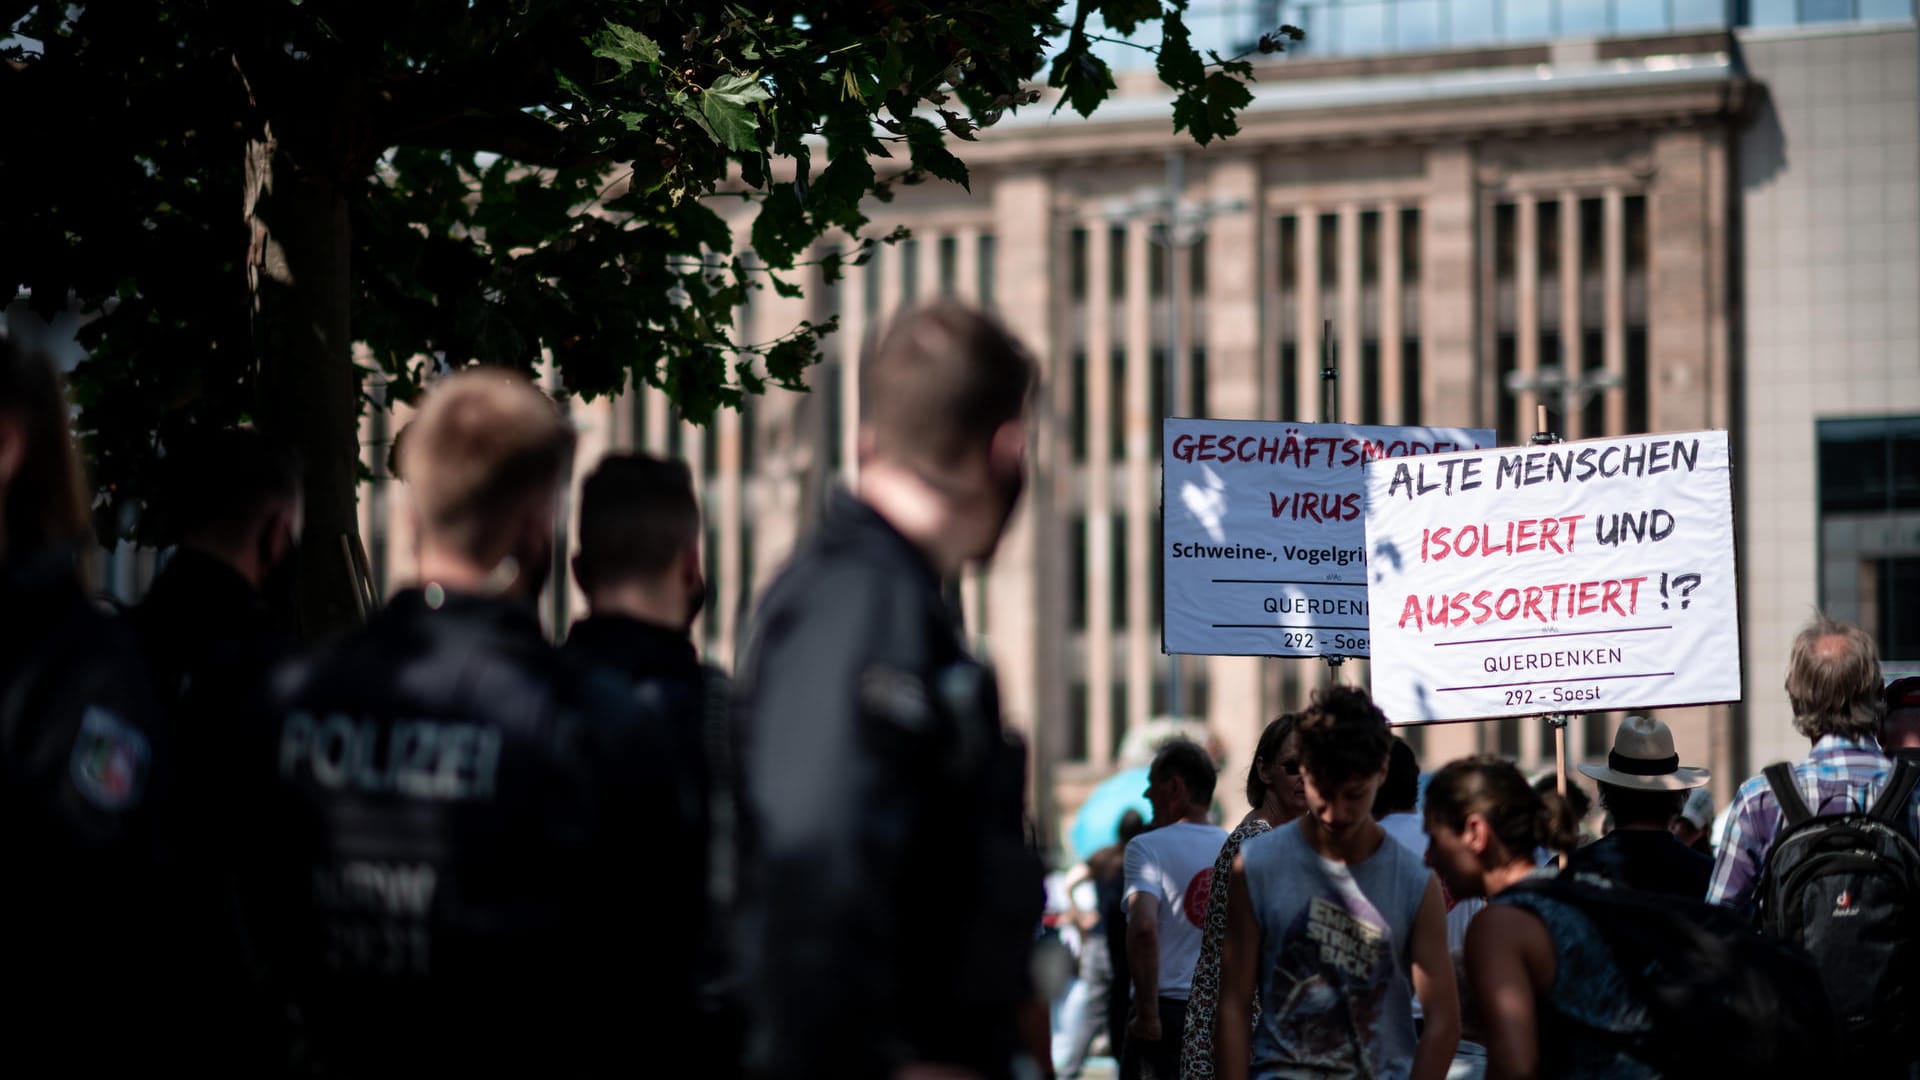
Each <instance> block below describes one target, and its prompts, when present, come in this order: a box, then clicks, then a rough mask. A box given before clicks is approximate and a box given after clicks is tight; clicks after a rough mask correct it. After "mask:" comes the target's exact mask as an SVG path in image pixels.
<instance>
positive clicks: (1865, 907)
mask: <svg viewBox="0 0 1920 1080" xmlns="http://www.w3.org/2000/svg"><path fill="white" fill-rule="evenodd" d="M1766 777H1767V783H1768V784H1770V785H1771V786H1772V787H1773V797H1774V798H1775V799H1776V800H1777V801H1778V802H1779V803H1780V812H1781V814H1783V815H1784V816H1785V818H1786V827H1785V828H1783V829H1781V830H1780V835H1779V836H1777V837H1775V838H1774V841H1773V846H1772V848H1770V849H1769V850H1768V851H1767V862H1766V868H1765V870H1764V871H1762V873H1761V875H1760V886H1759V891H1758V894H1757V895H1758V897H1759V904H1760V911H1759V916H1760V923H1761V926H1763V927H1764V928H1765V929H1766V930H1767V931H1768V932H1769V933H1772V934H1774V935H1775V936H1777V937H1779V938H1781V939H1782V940H1784V941H1791V942H1793V943H1795V944H1797V945H1800V946H1801V947H1803V948H1805V949H1806V950H1807V952H1808V953H1810V954H1811V955H1812V956H1813V958H1814V961H1815V963H1816V964H1817V965H1818V967H1819V969H1820V973H1821V975H1822V976H1823V978H1824V979H1825V981H1826V985H1827V992H1828V995H1829V996H1830V997H1831V998H1832V999H1833V1004H1834V1008H1835V1010H1836V1011H1837V1012H1838V1013H1839V1016H1840V1019H1841V1021H1842V1023H1843V1024H1844V1025H1845V1026H1846V1032H1847V1043H1848V1046H1849V1047H1850V1048H1851V1049H1852V1050H1853V1051H1854V1052H1855V1053H1858V1054H1861V1055H1863V1057H1864V1058H1865V1059H1866V1060H1873V1059H1876V1058H1878V1057H1881V1056H1883V1055H1885V1054H1889V1053H1891V1054H1893V1055H1894V1056H1896V1057H1898V1056H1900V1055H1902V1054H1911V1053H1912V1050H1913V1047H1914V1046H1915V1041H1916V1040H1920V848H1916V847H1915V846H1914V842H1913V838H1911V837H1909V836H1908V835H1907V832H1906V830H1907V826H1906V818H1907V804H1908V800H1909V799H1910V798H1912V796H1913V790H1914V785H1915V784H1916V783H1920V763H1916V762H1914V761H1909V760H1906V759H1904V758H1903V759H1900V760H1899V763H1898V765H1897V766H1896V767H1895V768H1894V771H1893V777H1892V778H1891V779H1890V780H1888V781H1887V786H1886V787H1885V788H1884V789H1882V791H1881V793H1880V796H1879V798H1877V799H1876V800H1874V804H1873V806H1872V808H1871V809H1869V810H1867V811H1865V812H1859V813H1847V814H1823V815H1821V816H1819V817H1815V816H1814V815H1813V813H1812V812H1811V811H1809V810H1808V809H1807V804H1806V802H1805V801H1804V800H1802V799H1801V797H1800V791H1799V789H1798V788H1797V787H1796V786H1795V785H1794V782H1793V769H1792V767H1791V766H1789V765H1786V764H1780V765H1773V766H1770V767H1769V768H1768V769H1767V770H1766Z"/></svg>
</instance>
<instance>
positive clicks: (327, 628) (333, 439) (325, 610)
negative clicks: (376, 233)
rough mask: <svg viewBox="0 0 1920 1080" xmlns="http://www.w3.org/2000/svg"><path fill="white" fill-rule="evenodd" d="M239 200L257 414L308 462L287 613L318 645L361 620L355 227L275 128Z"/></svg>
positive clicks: (256, 154) (258, 145)
mask: <svg viewBox="0 0 1920 1080" xmlns="http://www.w3.org/2000/svg"><path fill="white" fill-rule="evenodd" d="M245 198H246V207H245V210H246V218H247V229H248V235H249V237H250V244H249V249H248V259H247V279H248V285H249V287H250V288H251V291H252V294H253V328H254V348H255V363H256V365H257V371H256V380H255V384H256V387H257V393H258V402H259V417H258V418H259V421H260V425H261V427H262V429H263V430H266V431H268V432H270V433H272V434H274V435H276V436H277V437H279V438H281V439H284V440H286V441H287V442H289V443H291V444H292V445H293V446H295V447H296V448H298V450H299V451H300V454H301V457H302V459H303V462H304V466H305V470H306V528H305V530H304V532H303V535H302V540H301V549H300V573H299V587H298V591H297V594H296V596H297V599H296V601H295V611H294V612H293V613H292V614H293V625H294V627H295V628H296V630H297V632H298V634H299V636H300V637H301V638H302V639H303V640H306V641H314V640H317V639H320V638H323V637H326V636H329V635H332V634H334V633H337V632H339V631H342V630H345V629H348V628H351V627H352V626H354V625H356V624H357V623H359V622H360V621H361V618H362V613H361V611H360V603H359V600H358V597H359V596H360V595H361V594H360V591H359V577H358V574H357V573H356V572H355V570H354V563H353V560H352V557H351V556H350V555H349V551H350V550H358V549H359V543H358V540H359V519H358V517H357V515H356V513H355V506H354V502H355V493H356V491H355V489H356V487H357V485H358V481H359V444H358V431H359V408H358V405H359V402H358V375H357V373H356V371H355V369H354V366H353V358H352V329H351V318H350V315H351V308H352V303H351V280H350V278H349V276H348V275H349V266H350V263H349V259H350V248H351V243H352V229H351V226H350V225H349V223H348V219H347V203H346V198H345V196H344V194H343V193H342V191H341V190H340V187H339V185H338V184H337V183H336V182H335V181H334V180H333V179H332V178H331V177H329V176H327V175H326V174H325V173H324V172H322V171H321V170H318V169H311V170H303V169H301V168H300V167H299V166H298V165H297V164H296V163H295V161H294V159H293V158H292V157H290V156H289V155H288V154H287V153H286V152H285V150H284V149H283V148H282V147H281V146H280V143H279V141H278V140H277V139H276V138H275V136H274V133H273V129H272V128H271V127H267V128H266V129H265V130H264V131H263V132H262V133H261V134H260V135H259V136H258V137H256V138H254V139H252V140H250V141H249V142H248V144H247V185H246V196H245Z"/></svg>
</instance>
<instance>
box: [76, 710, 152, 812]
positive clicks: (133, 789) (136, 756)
mask: <svg viewBox="0 0 1920 1080" xmlns="http://www.w3.org/2000/svg"><path fill="white" fill-rule="evenodd" d="M151 754H152V749H151V747H150V746H149V745H148V743H147V736H146V734H145V733H144V732H142V731H140V730H139V729H138V728H136V727H134V726H133V725H132V724H129V723H127V722H126V721H125V720H123V719H121V718H120V716H119V714H117V713H115V712H113V711H112V710H111V709H107V708H105V707H103V706H100V705H89V706H87V711H86V712H85V713H83V714H81V717H80V735H79V737H78V738H76V739H75V740H74V742H73V762H72V773H73V786H74V787H75V788H77V789H78V790H79V792H80V795H81V796H82V797H83V798H85V799H86V800H87V801H88V802H90V803H93V804H94V805H95V806H98V807H99V808H101V809H102V810H110V811H116V812H117V811H121V810H125V809H127V808H128V807H130V806H133V805H135V804H136V803H138V802H139V801H140V796H141V794H142V792H143V791H144V789H145V787H146V780H147V766H148V761H149V758H150V756H151Z"/></svg>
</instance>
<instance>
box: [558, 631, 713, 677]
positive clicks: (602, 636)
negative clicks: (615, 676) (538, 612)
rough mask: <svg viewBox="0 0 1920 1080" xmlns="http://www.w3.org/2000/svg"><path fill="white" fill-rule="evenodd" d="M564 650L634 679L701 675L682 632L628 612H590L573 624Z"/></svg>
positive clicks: (695, 655) (694, 653)
mask: <svg viewBox="0 0 1920 1080" xmlns="http://www.w3.org/2000/svg"><path fill="white" fill-rule="evenodd" d="M567 651H568V652H570V653H573V654H574V655H575V656H578V657H579V658H580V659H582V660H585V661H586V662H587V663H590V664H593V665H595V666H597V667H605V668H610V669H612V670H615V671H618V672H620V673H622V674H624V675H626V676H627V677H629V678H633V679H647V678H670V679H680V680H687V681H692V680H697V679H698V678H699V677H700V654H699V653H698V652H697V651H695V649H694V647H693V639H692V638H690V637H688V636H687V635H686V633H685V632H684V631H680V630H675V629H674V628H672V627H670V626H662V625H660V624H659V623H651V622H646V621H645V620H642V619H635V618H632V617H630V616H627V615H590V616H588V617H587V618H584V619H581V620H580V621H579V622H577V623H574V624H573V629H571V630H569V631H568V632H567Z"/></svg>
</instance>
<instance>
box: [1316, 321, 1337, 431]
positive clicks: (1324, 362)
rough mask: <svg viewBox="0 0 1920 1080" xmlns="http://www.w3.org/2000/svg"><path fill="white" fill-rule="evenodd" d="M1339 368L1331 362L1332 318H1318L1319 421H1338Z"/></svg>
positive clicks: (1328, 422) (1334, 422)
mask: <svg viewBox="0 0 1920 1080" xmlns="http://www.w3.org/2000/svg"><path fill="white" fill-rule="evenodd" d="M1339 413H1340V369H1339V368H1337V367H1335V366H1334V363H1333V320H1332V319H1321V320H1320V422H1321V423H1323V424H1337V423H1339V422H1340V416H1339Z"/></svg>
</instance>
